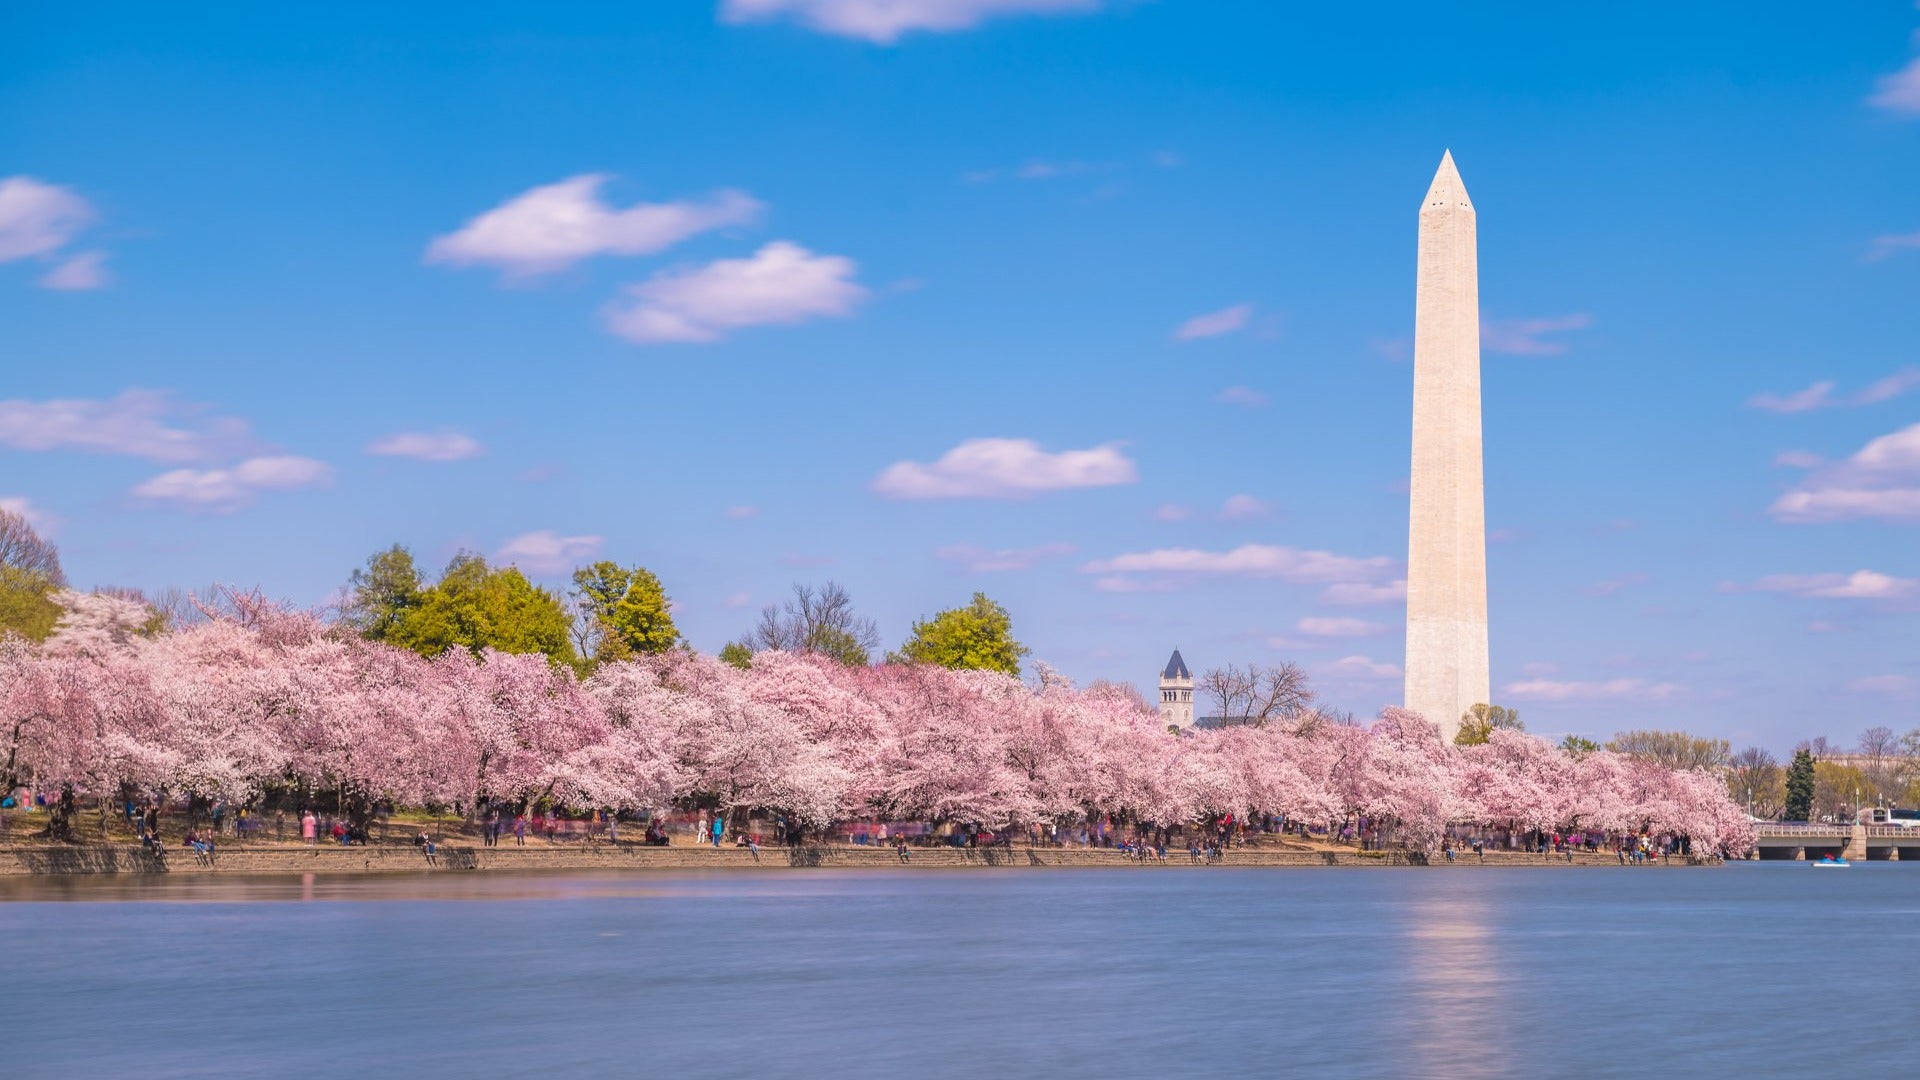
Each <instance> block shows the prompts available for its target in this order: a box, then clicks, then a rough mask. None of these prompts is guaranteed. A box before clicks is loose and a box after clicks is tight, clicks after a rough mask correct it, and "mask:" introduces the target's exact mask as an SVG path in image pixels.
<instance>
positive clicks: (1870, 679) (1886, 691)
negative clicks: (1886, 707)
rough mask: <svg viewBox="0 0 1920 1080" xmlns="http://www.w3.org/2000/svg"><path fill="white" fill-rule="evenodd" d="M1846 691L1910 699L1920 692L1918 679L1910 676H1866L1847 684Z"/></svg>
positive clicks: (1919, 680)
mask: <svg viewBox="0 0 1920 1080" xmlns="http://www.w3.org/2000/svg"><path fill="white" fill-rule="evenodd" d="M1847 689H1848V690H1851V691H1853V692H1854V693H1856V694H1878V695H1880V696H1883V697H1900V698H1903V697H1911V696H1913V695H1914V694H1915V693H1916V692H1920V679H1915V678H1913V677H1912V676H1910V675H1868V676H1866V677H1865V678H1861V679H1855V680H1853V681H1852V682H1849V683H1848V684H1847Z"/></svg>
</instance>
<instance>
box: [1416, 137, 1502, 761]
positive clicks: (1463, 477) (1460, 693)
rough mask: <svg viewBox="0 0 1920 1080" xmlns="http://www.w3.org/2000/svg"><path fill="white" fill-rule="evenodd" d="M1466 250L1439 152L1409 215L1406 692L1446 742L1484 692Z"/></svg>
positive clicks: (1463, 199) (1449, 164) (1454, 188)
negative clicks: (1413, 246)
mask: <svg viewBox="0 0 1920 1080" xmlns="http://www.w3.org/2000/svg"><path fill="white" fill-rule="evenodd" d="M1475 246H1476V245H1475V239H1474V215H1473V203H1472V202H1471V201H1469V200H1468V199H1467V188H1466V185H1465V184H1463V183H1461V182H1460V173H1459V171H1458V170H1456V169H1455V168H1454V166H1453V154H1452V152H1451V151H1449V152H1448V153H1447V155H1446V156H1445V157H1443V158H1441V159H1440V171H1439V172H1437V173H1435V174H1434V177H1433V186H1432V187H1431V188H1429V189H1428V190H1427V199H1426V202H1425V203H1424V204H1423V205H1422V206H1421V207H1420V269H1419V278H1418V283H1417V285H1416V294H1415V301H1414V317H1413V480H1412V492H1411V496H1412V498H1411V506H1410V510H1409V517H1408V528H1407V690H1406V694H1407V696H1406V707H1407V708H1408V709H1411V710H1413V711H1414V712H1417V713H1419V714H1420V715H1422V716H1424V717H1426V718H1427V719H1428V720H1430V721H1432V722H1434V723H1436V724H1439V725H1440V732H1441V735H1442V736H1443V737H1444V738H1445V739H1446V740H1447V741H1448V742H1452V741H1453V736H1454V734H1455V733H1456V732H1458V731H1459V730H1460V717H1461V715H1462V714H1463V713H1465V712H1466V711H1467V710H1468V709H1469V708H1471V707H1472V706H1473V705H1475V704H1478V703H1480V702H1486V701H1487V699H1488V696H1489V683H1490V681H1491V678H1490V676H1489V674H1488V670H1487V526H1486V492H1485V487H1484V484H1483V481H1482V478H1481V468H1480V273H1479V266H1478V258H1477V256H1476V253H1475ZM1489 704H1491V703H1490V702H1489Z"/></svg>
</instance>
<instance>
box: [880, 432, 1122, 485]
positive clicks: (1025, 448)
mask: <svg viewBox="0 0 1920 1080" xmlns="http://www.w3.org/2000/svg"><path fill="white" fill-rule="evenodd" d="M1139 479H1140V477H1139V474H1138V473H1137V472H1136V471H1135V470H1134V465H1133V462H1132V461H1131V460H1130V459H1129V458H1128V457H1127V456H1126V455H1125V454H1123V453H1121V451H1120V444H1119V443H1107V444H1106V445H1104V446H1095V447H1091V448H1089V449H1086V450H1062V451H1060V452H1058V453H1049V452H1047V451H1045V450H1042V449H1041V448H1040V444H1039V443H1036V442H1034V441H1033V440H1032V439H968V440H967V441H966V442H963V443H961V444H960V445H959V446H956V447H954V448H953V449H951V450H949V451H947V452H946V453H945V454H942V455H941V456H940V459H939V460H938V461H935V462H933V463H931V464H923V463H921V462H918V461H898V462H895V463H893V464H892V465H889V466H887V467H886V468H885V469H882V470H881V471H880V475H878V476H876V477H874V478H873V490H874V491H875V492H877V493H879V494H881V495H885V496H887V497H888V498H893V499H1018V498H1024V497H1026V496H1029V495H1034V494H1037V493H1039V492H1043V491H1063V490H1066V489H1069V488H1086V487H1109V486H1111V485H1114V484H1131V483H1134V482H1135V481H1137V480H1139Z"/></svg>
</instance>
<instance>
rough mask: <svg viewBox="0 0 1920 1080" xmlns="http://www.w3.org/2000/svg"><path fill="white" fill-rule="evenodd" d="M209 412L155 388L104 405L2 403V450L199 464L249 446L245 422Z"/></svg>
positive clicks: (83, 400) (57, 401)
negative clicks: (81, 453) (70, 452)
mask: <svg viewBox="0 0 1920 1080" xmlns="http://www.w3.org/2000/svg"><path fill="white" fill-rule="evenodd" d="M206 412H207V410H206V409H205V408H202V407H197V406H190V405H181V404H179V403H178V402H176V401H174V400H173V398H172V397H171V396H169V395H167V394H165V393H160V392H157V391H152V390H128V391H126V392H124V393H122V394H120V395H119V396H118V397H114V398H111V399H109V400H105V401H101V400H97V399H93V398H54V399H52V400H48V401H26V400H22V399H19V398H15V399H13V400H10V401H0V446H10V447H12V448H13V449H15V450H87V451H91V452H93V453H97V454H125V455H127V456H129V457H138V458H145V459H147V460H149V461H201V460H205V459H206V458H209V457H215V456H219V455H221V454H223V453H230V452H238V451H240V450H241V449H242V448H243V447H245V446H246V445H248V444H249V443H250V442H251V440H250V439H249V437H248V434H247V425H246V423H245V422H244V421H240V420H233V419H227V418H222V417H207V416H206Z"/></svg>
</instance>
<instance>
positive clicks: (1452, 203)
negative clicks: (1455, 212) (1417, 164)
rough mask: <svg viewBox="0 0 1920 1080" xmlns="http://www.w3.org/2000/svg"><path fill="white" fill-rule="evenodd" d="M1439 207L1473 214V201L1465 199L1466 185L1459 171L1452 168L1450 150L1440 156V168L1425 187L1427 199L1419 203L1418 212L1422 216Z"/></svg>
mask: <svg viewBox="0 0 1920 1080" xmlns="http://www.w3.org/2000/svg"><path fill="white" fill-rule="evenodd" d="M1441 207H1459V208H1461V209H1464V210H1466V211H1467V212H1468V213H1472V212H1473V200H1472V199H1469V198H1467V185H1466V182H1465V181H1464V180H1461V179H1460V170H1459V169H1457V168H1455V167H1454V164H1453V151H1451V150H1448V151H1447V152H1446V153H1444V154H1442V155H1440V168H1439V169H1437V170H1436V171H1435V172H1434V174H1433V183H1432V184H1431V185H1429V186H1428V187H1427V198H1426V201H1425V202H1423V203H1421V205H1420V212H1421V213H1423V214H1424V213H1426V212H1427V211H1429V210H1437V209H1440V208H1441Z"/></svg>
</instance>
